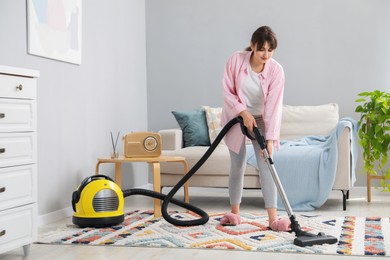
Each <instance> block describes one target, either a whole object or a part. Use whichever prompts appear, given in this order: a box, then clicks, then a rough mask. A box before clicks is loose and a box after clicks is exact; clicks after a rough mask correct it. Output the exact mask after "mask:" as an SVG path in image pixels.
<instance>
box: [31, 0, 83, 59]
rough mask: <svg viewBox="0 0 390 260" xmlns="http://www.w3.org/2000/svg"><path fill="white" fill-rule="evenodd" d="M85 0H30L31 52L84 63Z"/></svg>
mask: <svg viewBox="0 0 390 260" xmlns="http://www.w3.org/2000/svg"><path fill="white" fill-rule="evenodd" d="M81 2H82V0H27V13H28V14H27V15H28V18H27V24H28V53H30V54H33V55H37V56H41V57H46V58H50V59H55V60H60V61H65V62H69V63H74V64H81V35H82V34H81V26H82V23H81V21H82V12H81V11H82V5H81Z"/></svg>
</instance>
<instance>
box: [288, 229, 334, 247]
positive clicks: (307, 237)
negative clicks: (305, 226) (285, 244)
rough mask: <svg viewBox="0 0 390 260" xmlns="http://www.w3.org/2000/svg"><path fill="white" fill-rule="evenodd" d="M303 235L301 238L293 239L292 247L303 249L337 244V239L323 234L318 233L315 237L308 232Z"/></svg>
mask: <svg viewBox="0 0 390 260" xmlns="http://www.w3.org/2000/svg"><path fill="white" fill-rule="evenodd" d="M304 233H305V234H302V235H301V236H298V237H296V238H295V239H294V245H296V246H301V247H304V246H313V245H322V244H334V243H337V238H335V237H334V236H329V235H325V233H323V232H320V233H318V234H317V235H315V234H311V233H308V232H304Z"/></svg>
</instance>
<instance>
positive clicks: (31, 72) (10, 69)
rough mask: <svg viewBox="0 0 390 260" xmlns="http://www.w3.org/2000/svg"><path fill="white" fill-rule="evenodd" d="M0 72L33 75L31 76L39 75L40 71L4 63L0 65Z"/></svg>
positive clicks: (36, 76)
mask: <svg viewBox="0 0 390 260" xmlns="http://www.w3.org/2000/svg"><path fill="white" fill-rule="evenodd" d="M0 73H2V74H8V75H15V76H24V77H31V78H38V77H39V71H37V70H31V69H24V68H16V67H10V66H4V65H0Z"/></svg>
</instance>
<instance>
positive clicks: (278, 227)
mask: <svg viewBox="0 0 390 260" xmlns="http://www.w3.org/2000/svg"><path fill="white" fill-rule="evenodd" d="M290 225H291V222H290V220H289V219H288V218H282V219H277V220H274V221H273V222H272V223H271V229H272V230H273V231H289V230H290Z"/></svg>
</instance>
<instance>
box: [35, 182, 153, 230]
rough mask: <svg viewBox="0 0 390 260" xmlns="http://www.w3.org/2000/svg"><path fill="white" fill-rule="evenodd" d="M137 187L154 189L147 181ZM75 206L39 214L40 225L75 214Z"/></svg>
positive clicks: (38, 221)
mask: <svg viewBox="0 0 390 260" xmlns="http://www.w3.org/2000/svg"><path fill="white" fill-rule="evenodd" d="M136 188H137V189H149V190H150V189H153V184H151V183H147V184H145V185H142V186H139V187H136ZM73 213H74V212H73V208H72V207H71V206H69V207H67V208H63V209H60V210H56V211H53V212H49V213H47V214H43V215H39V216H38V220H37V225H38V227H41V226H44V225H48V224H50V223H54V222H57V221H60V220H62V219H64V218H69V217H71V216H72V215H73Z"/></svg>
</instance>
